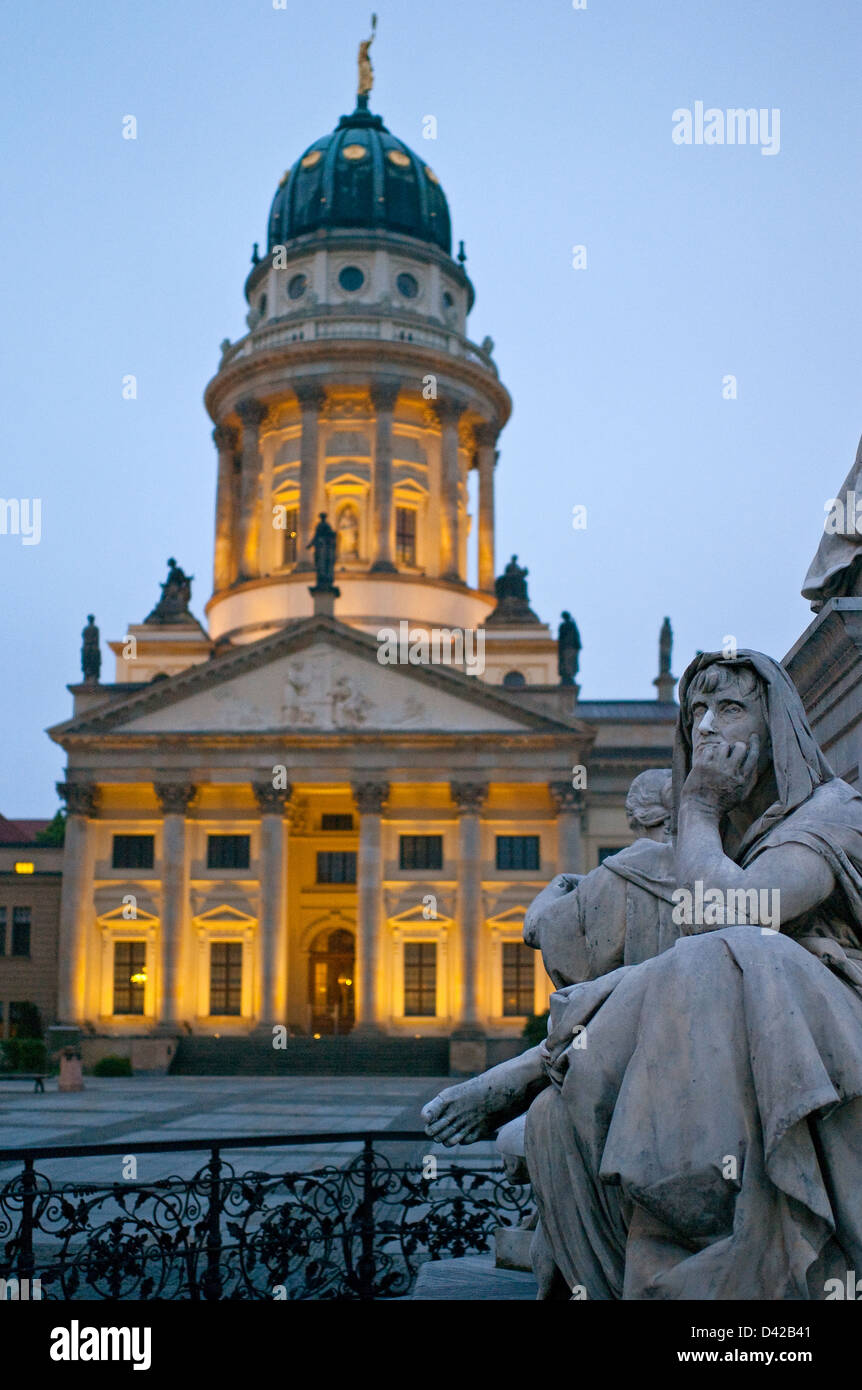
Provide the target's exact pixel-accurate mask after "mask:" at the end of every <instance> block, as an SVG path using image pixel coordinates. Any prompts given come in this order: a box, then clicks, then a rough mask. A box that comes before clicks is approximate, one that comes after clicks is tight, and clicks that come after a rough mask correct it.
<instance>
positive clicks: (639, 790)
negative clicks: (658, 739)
mask: <svg viewBox="0 0 862 1390" xmlns="http://www.w3.org/2000/svg"><path fill="white" fill-rule="evenodd" d="M672 788H673V776H672V774H671V770H670V768H669V767H651V768H650V769H649V770H648V771H647V772H641V773H639V774H638V776H637V777H636V778H635V779H634V781H633V782H632V784H631V786H630V787H629V790H628V795H627V796H626V818H627V820H628V823H629V829H630V830H633V831H634V832H635V833H636V834H637V835H640V836H642V837H644V838H645V839H649V840H664V839H666V837H667V827H668V825H669V824H670V817H671V811H672V809H673V790H672Z"/></svg>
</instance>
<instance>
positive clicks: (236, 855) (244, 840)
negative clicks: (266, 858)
mask: <svg viewBox="0 0 862 1390" xmlns="http://www.w3.org/2000/svg"><path fill="white" fill-rule="evenodd" d="M250 856H251V836H250V835H208V836H207V868H208V869H247V868H248V866H249V863H250V862H251V859H250Z"/></svg>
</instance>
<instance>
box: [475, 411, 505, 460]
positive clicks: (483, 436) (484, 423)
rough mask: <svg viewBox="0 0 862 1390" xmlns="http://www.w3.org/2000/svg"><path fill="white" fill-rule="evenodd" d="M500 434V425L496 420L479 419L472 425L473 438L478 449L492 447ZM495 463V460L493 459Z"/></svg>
mask: <svg viewBox="0 0 862 1390" xmlns="http://www.w3.org/2000/svg"><path fill="white" fill-rule="evenodd" d="M499 434H500V426H499V425H498V424H497V421H496V420H481V421H480V422H479V423H478V424H476V425H474V426H473V438H474V439H475V441H476V445H477V447H478V448H480V449H493V447H494V445H495V444H496V443H497V438H498V436H499ZM494 462H495V463H496V462H497V460H496V459H495V460H494Z"/></svg>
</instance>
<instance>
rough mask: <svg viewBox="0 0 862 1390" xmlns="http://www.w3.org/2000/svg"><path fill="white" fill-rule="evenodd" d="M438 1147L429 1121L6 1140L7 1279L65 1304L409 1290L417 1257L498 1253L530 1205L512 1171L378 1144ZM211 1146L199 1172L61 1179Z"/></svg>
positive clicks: (1, 1198) (1, 1271) (0, 1262)
mask: <svg viewBox="0 0 862 1390" xmlns="http://www.w3.org/2000/svg"><path fill="white" fill-rule="evenodd" d="M330 1143H339V1144H343V1143H357V1144H358V1145H359V1146H360V1151H359V1152H358V1153H357V1154H356V1155H355V1156H353V1157H351V1158H350V1159H348V1160H347V1161H346V1162H345V1163H344V1164H343V1165H342V1166H340V1167H336V1166H329V1167H324V1168H318V1169H316V1170H312V1171H301V1170H300V1171H296V1172H283V1173H266V1172H260V1171H257V1170H248V1171H244V1172H242V1173H237V1172H236V1171H235V1170H234V1168H233V1166H232V1165H231V1164H230V1163H229V1162H228V1161H227V1160H226V1159H225V1158H224V1153H225V1152H226V1151H230V1150H238V1149H242V1150H246V1149H254V1148H266V1149H273V1148H282V1147H284V1148H287V1147H295V1146H303V1145H308V1144H315V1145H320V1144H330ZM404 1143H411V1144H414V1145H415V1144H418V1143H422V1144H423V1145H424V1146H425V1149H426V1152H427V1149H428V1147H429V1141H428V1140H427V1138H426V1137H425V1135H424V1134H423V1133H422V1132H421V1131H412V1130H410V1131H404V1130H402V1131H394V1132H393V1131H390V1130H370V1131H361V1132H355V1131H354V1132H350V1133H344V1132H340V1133H322V1134H302V1135H259V1134H258V1135H255V1136H246V1137H244V1138H235V1137H231V1138H229V1139H227V1138H225V1139H209V1140H176V1141H173V1142H166V1143H156V1142H146V1143H140V1144H135V1143H134V1142H131V1143H130V1142H129V1141H127V1142H126V1143H125V1144H116V1143H113V1144H92V1145H67V1146H53V1147H47V1148H38V1149H37V1148H28V1149H0V1164H3V1165H4V1166H5V1165H6V1164H7V1163H9V1162H10V1161H13V1160H14V1161H17V1162H19V1163H20V1165H21V1168H20V1171H19V1172H17V1173H15V1174H14V1176H12V1177H11V1178H9V1179H7V1180H6V1181H4V1182H0V1278H3V1279H6V1280H7V1281H8V1280H10V1279H18V1280H19V1281H23V1280H25V1279H26V1280H30V1281H32V1280H34V1279H39V1281H40V1285H41V1296H42V1297H43V1298H55V1299H81V1298H84V1299H273V1298H286V1299H378V1298H398V1297H403V1296H404V1295H405V1294H407V1293H408V1292H409V1290H410V1288H411V1286H412V1284H413V1281H414V1279H415V1276H416V1273H417V1271H418V1268H419V1266H420V1265H421V1264H422V1263H423V1262H424V1261H425V1260H429V1259H431V1260H439V1259H446V1258H451V1257H457V1256H460V1255H467V1254H475V1253H478V1252H481V1251H486V1250H488V1249H490V1246H491V1237H492V1235H493V1231H494V1228H495V1227H496V1226H500V1225H503V1226H507V1225H519V1224H522V1222H523V1220H524V1218H525V1217H527V1216H528V1215H530V1214H531V1199H530V1189H529V1188H522V1187H515V1186H512V1185H511V1184H510V1183H508V1182H507V1180H506V1179H505V1178H504V1177H503V1175H502V1173H497V1172H489V1171H486V1170H482V1169H475V1168H466V1167H461V1166H459V1165H456V1164H447V1165H446V1166H445V1167H443V1166H441V1167H440V1168H439V1170H438V1171H437V1172H436V1173H434V1175H433V1176H431V1175H430V1173H428V1175H427V1176H426V1172H427V1170H429V1169H430V1170H431V1171H433V1169H434V1167H435V1166H436V1160H435V1163H434V1164H429V1163H428V1162H427V1160H426V1161H425V1162H424V1163H423V1162H419V1163H418V1164H414V1165H412V1166H411V1165H409V1164H408V1165H406V1166H401V1167H399V1166H396V1165H394V1164H393V1163H392V1161H391V1159H390V1158H389V1157H388V1156H387V1155H386V1154H384V1153H381V1152H380V1149H379V1147H377V1148H375V1145H378V1146H380V1145H385V1146H386V1147H387V1148H389V1147H390V1146H392V1145H397V1144H404ZM130 1149H131V1150H133V1152H134V1154H135V1155H136V1156H137V1155H140V1154H144V1153H158V1154H166V1153H188V1152H207V1153H208V1155H209V1157H208V1161H207V1162H206V1163H205V1164H204V1166H203V1167H201V1168H200V1169H199V1170H198V1171H197V1172H196V1173H195V1174H194V1176H193V1177H191V1178H180V1177H165V1178H160V1179H156V1180H151V1181H147V1182H138V1181H128V1182H127V1181H121V1182H111V1183H93V1182H84V1181H74V1180H73V1181H68V1182H65V1181H57V1180H56V1179H54V1178H49V1177H47V1176H46V1175H45V1174H44V1173H42V1172H40V1170H39V1167H38V1164H39V1163H40V1162H41V1163H44V1162H47V1161H52V1162H53V1161H54V1160H58V1159H65V1160H71V1159H75V1158H79V1159H80V1158H98V1157H106V1156H111V1155H120V1156H125V1155H128V1154H129V1151H130Z"/></svg>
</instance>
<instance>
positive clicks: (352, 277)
mask: <svg viewBox="0 0 862 1390" xmlns="http://www.w3.org/2000/svg"><path fill="white" fill-rule="evenodd" d="M338 283H339V285H340V286H341V288H342V289H343V290H347V292H348V294H354V293H355V292H356V291H357V290H361V289H362V286H363V285H364V284H365V276H364V275H363V274H362V271H361V270H360V269H359V266H358V265H346V266H345V267H344V268H343V270H340V271H339V272H338Z"/></svg>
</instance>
